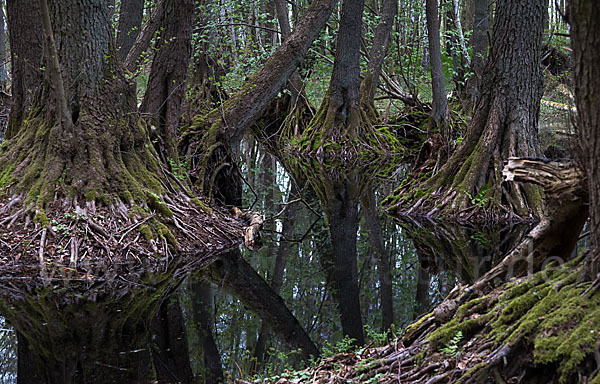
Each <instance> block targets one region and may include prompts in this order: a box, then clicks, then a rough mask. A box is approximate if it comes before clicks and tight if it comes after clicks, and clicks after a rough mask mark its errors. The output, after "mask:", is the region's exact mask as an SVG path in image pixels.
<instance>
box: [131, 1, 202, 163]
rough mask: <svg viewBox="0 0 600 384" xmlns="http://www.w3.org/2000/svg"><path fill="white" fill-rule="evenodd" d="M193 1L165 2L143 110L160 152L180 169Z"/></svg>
mask: <svg viewBox="0 0 600 384" xmlns="http://www.w3.org/2000/svg"><path fill="white" fill-rule="evenodd" d="M193 20H194V1H193V0H185V1H182V0H166V3H165V11H164V13H163V20H162V23H161V24H162V29H161V33H160V40H159V41H160V42H161V44H162V45H160V46H159V47H158V51H157V53H156V54H155V55H154V60H153V61H152V70H151V71H150V78H149V80H148V88H147V89H146V94H145V95H144V100H143V102H142V105H141V106H140V111H141V112H142V113H143V114H146V115H147V116H148V118H149V120H150V121H151V122H152V124H153V125H154V126H155V127H156V128H157V130H156V137H155V138H156V139H157V140H158V144H157V145H158V152H159V154H161V155H162V156H163V160H164V162H165V163H167V164H168V163H169V162H168V161H167V159H170V160H171V162H174V164H175V166H174V167H173V168H176V167H178V166H179V164H178V163H179V161H178V160H179V155H178V150H177V138H178V132H179V126H180V121H181V111H182V106H183V100H184V97H185V92H186V89H187V88H186V81H187V74H188V66H189V62H190V58H191V55H192V28H193Z"/></svg>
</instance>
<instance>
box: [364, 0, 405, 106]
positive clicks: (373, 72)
mask: <svg viewBox="0 0 600 384" xmlns="http://www.w3.org/2000/svg"><path fill="white" fill-rule="evenodd" d="M397 12H398V2H397V1H395V0H385V1H384V2H383V5H382V7H381V12H380V13H381V15H380V17H381V19H380V20H379V23H377V27H375V36H374V37H373V43H372V44H371V50H370V51H369V64H368V65H367V72H366V73H365V77H364V79H363V81H362V84H361V89H360V93H361V98H362V104H363V108H374V105H373V100H374V99H375V92H376V91H377V86H378V85H379V76H380V74H381V67H382V65H383V60H384V59H385V54H386V52H387V48H388V45H389V41H390V35H391V32H392V28H393V27H394V19H395V17H396V13H397ZM373 110H374V109H373Z"/></svg>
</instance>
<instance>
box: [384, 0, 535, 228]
mask: <svg viewBox="0 0 600 384" xmlns="http://www.w3.org/2000/svg"><path fill="white" fill-rule="evenodd" d="M545 12H546V1H545V0H536V1H535V2H529V3H527V7H523V4H522V3H520V2H518V1H514V0H503V1H499V2H498V6H497V14H496V21H495V23H494V32H493V36H492V41H493V44H492V48H491V53H490V58H489V60H488V62H487V64H486V69H485V71H484V78H483V82H482V84H484V85H485V88H484V89H482V95H481V97H480V100H479V102H478V104H477V107H476V110H475V114H474V116H473V119H472V121H471V124H470V125H469V128H468V131H467V133H466V135H465V138H464V140H463V141H462V143H461V144H460V146H458V148H457V149H456V150H455V151H454V152H453V154H452V156H451V157H450V159H449V160H448V162H447V163H446V164H444V165H443V167H442V168H441V169H440V170H439V171H438V172H437V173H435V175H434V176H433V177H432V178H431V179H429V180H427V181H425V182H423V183H422V184H420V185H419V187H418V190H419V191H421V192H425V193H424V196H422V197H420V198H417V199H415V198H414V197H415V194H414V193H415V192H414V191H415V188H413V192H412V193H411V192H409V193H408V194H406V195H404V196H402V195H403V194H404V193H406V191H402V190H401V189H400V190H398V191H397V192H396V197H392V199H391V201H392V204H391V206H393V207H395V208H396V209H399V210H403V209H404V208H402V207H403V204H405V205H404V206H405V207H406V206H413V207H415V206H417V207H418V211H419V212H420V213H427V214H434V213H435V214H439V215H444V216H454V217H455V218H456V216H459V218H463V219H464V218H466V219H467V220H468V219H471V220H490V219H492V220H493V219H499V218H501V217H504V218H505V219H508V218H511V217H515V218H517V219H518V218H519V217H520V218H521V219H528V218H530V217H533V216H535V217H540V216H541V213H542V200H541V195H540V191H539V189H538V188H537V187H535V186H532V185H524V186H521V185H517V184H505V185H501V179H500V176H499V167H500V164H502V162H503V161H504V160H506V159H508V157H510V156H535V155H536V154H537V152H538V139H537V125H538V117H539V105H540V98H541V95H542V91H543V87H542V71H541V54H542V50H541V48H542V32H543V29H544V14H545ZM518 31H530V33H520V32H518ZM420 177H422V176H420ZM394 200H396V203H394V202H393V201H394ZM415 200H416V202H415ZM388 202H389V201H388ZM398 202H399V203H400V204H397V203H398ZM417 207H415V208H417ZM406 209H408V208H406Z"/></svg>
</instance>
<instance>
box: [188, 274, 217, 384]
mask: <svg viewBox="0 0 600 384" xmlns="http://www.w3.org/2000/svg"><path fill="white" fill-rule="evenodd" d="M190 289H191V293H192V320H193V322H194V324H195V325H196V329H197V331H196V332H197V334H198V338H199V344H200V346H201V347H202V356H203V361H204V372H203V375H202V378H203V380H204V383H206V384H213V383H219V382H221V381H223V367H222V365H221V356H220V354H219V350H218V348H217V344H216V343H215V338H214V336H213V327H212V323H213V318H214V314H213V293H212V288H211V285H210V283H209V282H207V281H206V280H204V279H196V278H195V277H193V276H192V277H191V278H190Z"/></svg>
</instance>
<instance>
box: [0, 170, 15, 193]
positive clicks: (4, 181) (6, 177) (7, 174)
mask: <svg viewBox="0 0 600 384" xmlns="http://www.w3.org/2000/svg"><path fill="white" fill-rule="evenodd" d="M14 169H15V166H14V165H11V166H10V167H8V169H7V170H6V172H4V174H3V175H2V177H0V188H2V187H3V186H4V185H6V184H8V181H10V175H11V173H12V171H13V170H14Z"/></svg>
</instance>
